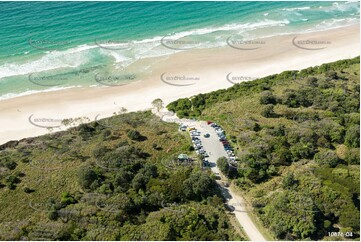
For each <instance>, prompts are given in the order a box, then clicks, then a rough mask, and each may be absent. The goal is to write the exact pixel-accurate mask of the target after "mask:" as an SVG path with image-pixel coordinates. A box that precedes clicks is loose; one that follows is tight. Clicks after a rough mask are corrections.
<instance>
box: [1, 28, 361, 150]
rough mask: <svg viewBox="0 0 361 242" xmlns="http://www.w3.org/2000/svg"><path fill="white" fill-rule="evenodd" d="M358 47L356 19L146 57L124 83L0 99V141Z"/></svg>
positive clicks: (329, 58)
mask: <svg viewBox="0 0 361 242" xmlns="http://www.w3.org/2000/svg"><path fill="white" fill-rule="evenodd" d="M315 41H317V43H316V42H315ZM320 42H322V43H320ZM245 49H247V50H245ZM359 50H360V39H359V25H354V26H348V27H342V28H337V29H332V30H327V31H320V32H314V33H306V34H300V35H284V36H276V37H270V38H265V39H262V40H261V41H260V42H259V43H258V44H254V45H247V46H239V45H238V46H237V45H236V44H235V45H234V46H233V48H232V47H230V46H227V47H222V48H215V49H199V50H195V49H193V50H188V51H183V52H179V53H176V54H173V55H171V56H168V57H160V58H158V59H153V60H147V62H150V63H152V64H151V66H150V70H151V74H149V75H147V76H146V77H144V78H143V79H142V80H140V81H137V82H134V83H131V84H128V85H125V86H114V87H106V88H95V87H94V88H73V89H66V90H61V91H54V92H46V93H38V94H33V95H28V96H22V97H17V98H13V99H8V100H2V101H0V116H1V118H0V127H1V129H0V144H2V143H5V142H7V141H9V140H15V139H21V138H26V137H32V136H38V135H42V134H46V133H48V132H49V130H48V129H47V128H46V127H49V126H53V127H56V128H54V129H53V132H54V131H57V130H60V129H62V128H57V126H58V125H59V124H60V121H61V120H62V119H67V118H76V117H88V120H90V121H93V120H95V119H96V118H105V117H107V116H111V115H112V114H113V113H114V112H118V111H119V110H120V109H121V108H122V107H125V108H126V109H127V110H128V111H137V110H145V109H149V108H151V107H152V105H151V102H152V100H154V99H156V98H161V99H162V100H163V101H164V102H165V103H166V104H167V103H169V102H171V101H174V100H176V99H178V98H182V97H191V96H192V95H195V94H198V93H206V92H210V91H214V90H218V89H222V88H228V87H230V86H232V85H233V84H232V82H234V83H236V82H241V81H248V80H252V79H255V78H259V77H264V76H267V75H270V74H276V73H280V72H282V71H285V70H300V69H303V68H307V67H310V66H315V65H320V64H323V63H328V62H333V61H336V60H340V59H347V58H352V57H355V56H358V55H360V53H359ZM177 78H178V79H181V80H176V79H177ZM184 79H186V80H184ZM34 120H35V121H34Z"/></svg>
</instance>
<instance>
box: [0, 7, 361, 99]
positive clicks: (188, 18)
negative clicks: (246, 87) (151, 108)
mask: <svg viewBox="0 0 361 242" xmlns="http://www.w3.org/2000/svg"><path fill="white" fill-rule="evenodd" d="M359 11H360V4H359V2H357V1H356V2H355V1H350V2H0V23H1V24H0V100H1V99H7V98H11V97H15V96H19V95H24V94H30V93H34V92H40V91H49V90H56V89H61V88H68V87H74V86H101V85H102V81H104V80H106V79H107V80H106V81H108V83H112V84H116V83H119V82H122V81H123V82H124V81H127V80H135V79H137V76H136V75H133V74H132V73H133V72H130V71H128V72H127V71H125V70H126V68H128V67H130V66H132V64H134V63H135V62H137V61H140V60H142V59H146V58H152V57H159V56H166V55H170V54H173V53H175V52H178V51H182V50H185V49H187V48H188V49H189V48H214V47H218V46H225V45H226V41H225V40H226V39H227V37H229V36H234V35H237V36H241V38H242V39H244V40H248V39H255V38H258V37H263V36H270V35H278V34H287V33H300V32H310V31H318V30H324V29H330V28H336V27H340V26H346V25H351V24H355V23H359ZM182 40H183V41H184V42H181V41H182ZM176 41H178V42H176ZM164 43H166V46H165V45H164ZM167 46H168V47H167ZM169 47H170V48H169ZM145 69H146V67H145ZM145 69H144V71H146V70H145ZM138 71H140V72H141V71H142V70H138ZM109 73H117V74H113V76H112V75H110V74H109ZM120 73H122V75H120ZM106 77H107V78H106Z"/></svg>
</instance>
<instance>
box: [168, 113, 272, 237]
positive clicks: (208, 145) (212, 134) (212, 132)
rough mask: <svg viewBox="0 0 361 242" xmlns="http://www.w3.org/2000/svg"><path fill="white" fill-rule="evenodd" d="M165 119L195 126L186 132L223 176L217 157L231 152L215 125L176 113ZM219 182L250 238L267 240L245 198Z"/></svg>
mask: <svg viewBox="0 0 361 242" xmlns="http://www.w3.org/2000/svg"><path fill="white" fill-rule="evenodd" d="M163 120H164V121H172V122H176V123H179V124H180V126H182V125H183V126H187V127H188V128H189V127H192V128H195V129H196V131H195V130H191V131H189V129H188V131H184V132H189V133H190V135H191V136H192V137H197V140H199V141H200V142H198V143H200V144H201V145H202V149H203V150H204V151H205V152H206V153H207V155H208V157H207V158H206V159H207V160H208V162H209V166H210V167H211V170H212V172H213V173H215V174H216V175H217V176H221V172H220V170H219V169H218V167H217V159H218V158H220V157H223V156H224V157H229V154H227V152H226V151H225V149H224V147H223V145H222V143H221V142H220V141H219V136H218V135H217V132H216V129H215V128H214V127H212V126H211V125H210V124H207V122H205V121H194V120H179V119H177V117H176V116H175V115H174V116H172V117H170V116H168V117H163ZM207 133H208V134H209V137H208V138H206V137H204V134H207ZM192 134H193V135H192ZM217 183H218V184H219V186H220V188H221V191H222V194H223V196H224V197H225V198H226V199H227V205H228V206H229V207H230V208H231V209H232V210H233V213H234V214H235V216H236V218H237V220H238V222H239V223H240V224H241V226H242V227H243V229H244V231H245V232H246V234H247V236H248V238H249V240H251V241H266V239H265V238H264V236H263V235H262V234H261V232H260V231H259V230H258V228H257V227H256V226H255V224H254V223H253V221H252V220H251V218H250V216H249V215H248V212H249V210H248V208H247V204H246V203H245V201H244V199H243V198H242V197H241V196H239V195H237V194H236V193H235V192H234V191H232V190H231V188H229V187H228V185H227V184H225V182H223V181H222V180H217Z"/></svg>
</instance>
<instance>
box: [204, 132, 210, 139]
mask: <svg viewBox="0 0 361 242" xmlns="http://www.w3.org/2000/svg"><path fill="white" fill-rule="evenodd" d="M203 136H204V138H209V137H210V136H211V135H210V134H208V133H206V134H204V135H203Z"/></svg>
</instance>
